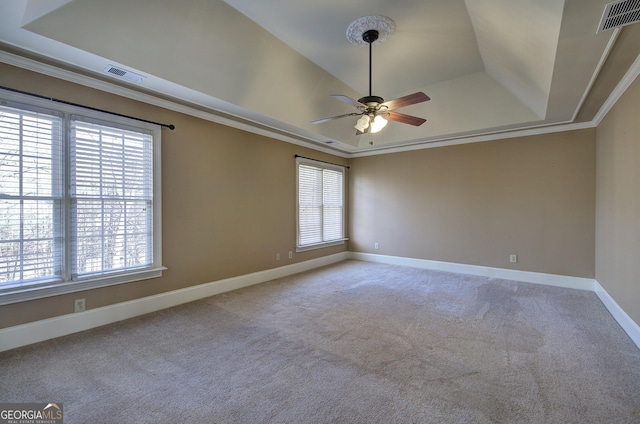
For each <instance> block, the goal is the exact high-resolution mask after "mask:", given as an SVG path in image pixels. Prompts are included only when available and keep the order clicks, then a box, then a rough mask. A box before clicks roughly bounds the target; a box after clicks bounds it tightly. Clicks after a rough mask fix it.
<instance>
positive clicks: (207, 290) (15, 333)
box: [0, 252, 640, 352]
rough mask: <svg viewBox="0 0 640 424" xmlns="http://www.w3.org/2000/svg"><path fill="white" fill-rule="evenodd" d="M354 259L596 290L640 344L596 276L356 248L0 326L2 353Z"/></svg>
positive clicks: (633, 327) (636, 330)
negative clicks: (507, 267)
mask: <svg viewBox="0 0 640 424" xmlns="http://www.w3.org/2000/svg"><path fill="white" fill-rule="evenodd" d="M345 259H355V260H361V261H367V262H378V263H385V264H391V265H403V266H412V267H416V268H426V269H433V270H438V271H447V272H455V273H459V274H471V275H479V276H484V277H490V278H502V279H507V280H514V281H522V282H527V283H536V284H545V285H550V286H556V287H566V288H573V289H580V290H589V291H594V292H595V293H596V295H597V296H598V298H599V299H600V300H601V301H602V303H603V304H604V306H605V307H606V308H607V309H608V310H609V312H610V313H611V315H612V316H613V317H614V318H615V319H616V321H617V322H618V323H619V324H620V326H621V327H622V328H623V329H624V331H625V332H626V333H627V334H628V335H629V337H630V338H631V339H632V340H633V342H634V343H635V344H636V345H637V346H638V348H640V327H639V326H638V325H637V324H636V323H635V322H634V321H633V320H632V319H631V318H630V317H629V315H627V313H626V312H624V310H623V309H622V308H620V306H619V305H618V304H617V303H616V302H615V301H614V300H613V298H612V297H611V296H610V295H609V294H608V293H607V292H606V290H605V289H604V288H603V287H602V286H601V285H600V284H598V282H597V281H596V280H594V279H589V278H581V277H570V276H565V275H554V274H544V273H538V272H528V271H517V270H510V269H502V268H491V267H483V266H477V265H465V264H456V263H451V262H439V261H431V260H426V259H414V258H403V257H398V256H386V255H375V254H369V253H358V252H342V253H338V254H335V255H331V256H325V257H322V258H317V259H312V260H310V261H305V262H300V263H296V264H292V265H286V266H282V267H279V268H273V269H269V270H266V271H259V272H255V273H252V274H246V275H241V276H238V277H232V278H227V279H224V280H219V281H214V282H211V283H206V284H200V285H197V286H193V287H186V288H184V289H180V290H174V291H171V292H168V293H161V294H157V295H154V296H149V297H144V298H141V299H135V300H131V301H128V302H122V303H118V304H115V305H109V306H105V307H102V308H95V309H89V310H87V311H85V312H81V313H75V314H68V315H62V316H59V317H55V318H49V319H45V320H41V321H35V322H31V323H27V324H22V325H17V326H14V327H8V328H3V329H0V352H2V351H5V350H10V349H14V348H17V347H21V346H26V345H29V344H32V343H37V342H41V341H44V340H48V339H53V338H55V337H60V336H65V335H67V334H72V333H77V332H79V331H84V330H89V329H91V328H95V327H99V326H102V325H106V324H110V323H114V322H117V321H121V320H124V319H128V318H133V317H136V316H139V315H144V314H147V313H150V312H155V311H159V310H161V309H165V308H170V307H172V306H177V305H180V304H183V303H187V302H192V301H194V300H199V299H204V298H206V297H209V296H214V295H216V294H220V293H224V292H228V291H231V290H236V289H240V288H243V287H248V286H251V285H254V284H259V283H262V282H265V281H270V280H274V279H276V278H282V277H286V276H289V275H293V274H297V273H299V272H304V271H308V270H311V269H314V268H318V267H321V266H324V265H329V264H332V263H336V262H340V261H343V260H345Z"/></svg>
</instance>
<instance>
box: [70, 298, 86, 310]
mask: <svg viewBox="0 0 640 424" xmlns="http://www.w3.org/2000/svg"><path fill="white" fill-rule="evenodd" d="M85 307H86V304H85V301H84V299H76V300H75V302H74V308H73V312H84V310H85Z"/></svg>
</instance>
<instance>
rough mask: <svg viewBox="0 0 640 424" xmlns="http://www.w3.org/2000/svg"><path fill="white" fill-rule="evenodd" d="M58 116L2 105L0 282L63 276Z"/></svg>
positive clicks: (59, 125) (61, 191)
mask: <svg viewBox="0 0 640 424" xmlns="http://www.w3.org/2000/svg"><path fill="white" fill-rule="evenodd" d="M62 152H63V150H62V118H61V117H60V116H57V115H56V114H55V113H53V112H47V111H38V110H36V109H33V110H26V109H16V108H11V107H6V106H0V285H3V286H20V285H23V284H25V283H27V282H29V281H33V280H55V279H61V278H62V261H63V249H62V228H63V223H62V219H63V214H62V200H63V198H62V196H63V181H64V180H63V160H62V159H63V154H62Z"/></svg>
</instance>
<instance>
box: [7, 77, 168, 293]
mask: <svg viewBox="0 0 640 424" xmlns="http://www.w3.org/2000/svg"><path fill="white" fill-rule="evenodd" d="M0 104H2V105H3V106H8V107H13V108H16V109H25V110H29V111H32V110H34V109H36V110H37V109H40V110H42V109H44V110H47V111H50V112H51V113H53V114H57V115H60V114H62V117H63V118H62V119H63V124H62V125H63V128H62V132H63V140H62V144H63V162H64V165H63V167H64V169H63V179H64V184H63V200H62V202H63V207H62V214H63V224H62V225H63V232H62V236H63V239H64V241H63V251H64V252H63V259H62V262H63V263H62V270H63V272H62V276H61V278H60V279H48V280H43V281H40V282H37V281H36V282H32V283H29V282H26V283H25V282H8V283H6V287H3V284H1V283H0V305H6V304H11V303H17V302H24V301H28V300H35V299H40V298H45V297H50V296H57V295H61V294H67V293H74V292H79V291H85V290H91V289H96V288H100V287H107V286H112V285H116V284H124V283H130V282H134V281H141V280H146V279H151V278H157V277H161V276H162V271H164V270H165V269H166V268H165V267H164V266H162V186H161V182H162V181H161V177H162V173H161V145H162V143H161V127H160V126H159V125H156V124H151V123H147V122H143V121H138V120H135V119H130V118H126V117H123V116H116V115H111V114H107V113H104V112H98V111H94V110H91V109H84V108H81V107H78V106H74V105H68V104H64V103H58V102H54V101H52V100H47V99H41V98H34V97H31V96H26V95H24V94H21V93H14V92H9V91H4V90H3V91H0ZM72 116H73V117H81V118H83V119H84V118H86V119H88V120H94V121H98V122H100V123H102V124H105V125H109V126H112V127H114V128H120V129H129V130H131V129H132V128H133V129H139V130H142V131H150V132H151V133H152V138H153V141H152V149H153V152H152V165H151V166H152V184H153V201H152V208H153V214H152V220H153V222H152V232H153V234H152V236H151V240H152V262H151V265H150V266H148V267H141V268H136V269H130V270H124V271H113V272H110V273H105V274H102V275H88V276H84V277H82V276H80V277H76V278H72V276H71V268H72V266H71V263H70V260H71V258H70V257H71V255H70V252H71V249H72V245H71V234H70V228H71V226H70V217H69V211H70V205H69V203H70V201H71V200H70V194H69V188H70V187H69V186H70V181H69V178H70V174H69V170H70V164H69V152H70V139H71V119H72Z"/></svg>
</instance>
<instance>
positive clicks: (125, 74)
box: [104, 0, 640, 83]
mask: <svg viewBox="0 0 640 424" xmlns="http://www.w3.org/2000/svg"><path fill="white" fill-rule="evenodd" d="M638 1H640V0H638ZM104 72H105V73H107V74H110V75H115V76H117V77H120V78H122V79H126V80H127V81H131V82H136V83H140V82H142V81H144V79H145V77H143V76H142V75H139V74H136V73H135V72H131V71H126V70H124V69H122V68H118V67H117V66H113V65H109V66H107V67H106V68H104Z"/></svg>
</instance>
